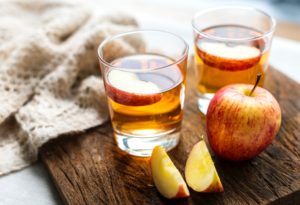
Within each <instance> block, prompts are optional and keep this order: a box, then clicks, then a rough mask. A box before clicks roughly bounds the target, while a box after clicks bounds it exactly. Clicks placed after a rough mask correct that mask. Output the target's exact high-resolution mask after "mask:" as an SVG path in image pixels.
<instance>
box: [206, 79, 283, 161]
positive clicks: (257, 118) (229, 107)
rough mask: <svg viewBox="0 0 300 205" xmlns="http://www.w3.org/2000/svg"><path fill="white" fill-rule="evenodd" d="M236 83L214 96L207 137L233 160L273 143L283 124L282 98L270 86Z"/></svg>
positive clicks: (221, 153)
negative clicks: (275, 94) (272, 92)
mask: <svg viewBox="0 0 300 205" xmlns="http://www.w3.org/2000/svg"><path fill="white" fill-rule="evenodd" d="M252 87H253V85H246V84H234V85H228V86H226V87H224V88H222V89H220V90H219V91H218V92H217V93H216V94H215V96H214V97H213V99H212V100H211V102H210V104H209V107H208V111H207V116H206V128H207V137H208V140H209V143H210V146H211V148H212V150H213V151H214V152H215V153H216V155H218V156H219V157H221V158H223V159H226V160H231V161H243V160H249V159H251V158H253V157H255V156H257V155H258V154H259V153H261V152H262V151H263V150H264V149H265V148H266V147H267V146H268V145H269V144H271V142H272V140H273V139H274V137H275V135H276V134H277V132H278V130H279V128H280V124H281V110H280V107H279V104H278V102H277V101H276V99H275V98H274V97H273V95H272V94H271V93H270V92H268V91H267V90H265V89H263V88H261V87H256V89H255V91H254V93H253V94H252V96H248V95H246V94H245V93H248V94H249V93H250V91H251V89H252Z"/></svg>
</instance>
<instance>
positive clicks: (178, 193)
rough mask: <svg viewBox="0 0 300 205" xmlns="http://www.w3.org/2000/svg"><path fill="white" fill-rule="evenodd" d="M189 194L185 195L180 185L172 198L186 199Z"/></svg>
mask: <svg viewBox="0 0 300 205" xmlns="http://www.w3.org/2000/svg"><path fill="white" fill-rule="evenodd" d="M189 196H190V194H189V193H186V191H185V189H184V187H183V185H180V186H179V188H178V192H177V194H176V196H175V197H174V198H176V199H177V198H187V197H189Z"/></svg>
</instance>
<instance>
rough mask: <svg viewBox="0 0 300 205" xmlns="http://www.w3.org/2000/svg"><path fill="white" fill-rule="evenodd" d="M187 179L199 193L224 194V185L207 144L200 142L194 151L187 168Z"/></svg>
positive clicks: (190, 155)
mask: <svg viewBox="0 0 300 205" xmlns="http://www.w3.org/2000/svg"><path fill="white" fill-rule="evenodd" d="M185 179H186V182H187V184H188V185H189V187H191V188H192V189H193V190H195V191H197V192H223V191H224V189H223V185H222V183H221V181H220V178H219V175H218V173H217V171H216V168H215V165H214V163H213V161H212V159H211V156H210V154H209V152H208V149H207V147H206V144H205V142H204V141H203V140H202V141H200V142H198V143H197V144H196V145H195V146H194V147H193V149H192V151H191V153H190V154H189V157H188V159H187V162H186V166H185Z"/></svg>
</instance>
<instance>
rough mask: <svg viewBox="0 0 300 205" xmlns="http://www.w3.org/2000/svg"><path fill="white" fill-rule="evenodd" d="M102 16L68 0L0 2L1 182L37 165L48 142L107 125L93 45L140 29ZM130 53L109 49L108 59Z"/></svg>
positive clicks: (114, 17)
mask: <svg viewBox="0 0 300 205" xmlns="http://www.w3.org/2000/svg"><path fill="white" fill-rule="evenodd" d="M99 13H100V14H101V11H99V12H97V15H96V14H95V13H92V12H90V11H89V10H88V9H86V8H84V7H83V6H82V5H76V4H72V3H68V2H67V1H66V0H64V1H62V0H57V1H53V0H52V1H49V0H47V1H46V0H40V1H37V0H32V1H24V0H19V1H5V2H1V3H0V16H1V18H0V175H2V174H5V173H9V172H11V171H14V170H18V169H21V168H23V167H26V166H28V165H29V164H30V163H32V162H34V161H35V160H36V159H37V154H38V148H39V147H40V146H41V145H42V144H43V143H45V142H47V141H48V140H49V139H51V138H55V137H57V136H59V135H61V134H66V133H73V132H79V131H83V130H85V129H87V128H90V127H94V126H97V125H100V124H102V123H103V122H104V121H105V120H106V119H107V108H106V97H105V92H104V88H103V82H102V80H101V78H100V69H99V66H98V59H97V51H96V50H97V46H98V45H99V43H100V42H101V41H103V40H104V39H105V38H106V37H109V36H111V35H114V34H117V33H120V32H124V31H128V30H133V29H135V28H136V27H137V23H136V21H135V20H134V19H133V18H131V17H129V16H126V15H122V14H115V15H105V14H102V15H99ZM125 47H126V48H125ZM129 47H130V45H129V44H126V42H125V43H124V42H123V43H121V44H118V45H114V44H112V45H111V49H110V51H111V55H112V56H113V55H117V53H118V52H122V49H128V48H129ZM132 49H134V48H132Z"/></svg>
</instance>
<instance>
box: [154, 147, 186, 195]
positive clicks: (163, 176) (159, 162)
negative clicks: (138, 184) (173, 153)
mask: <svg viewBox="0 0 300 205" xmlns="http://www.w3.org/2000/svg"><path fill="white" fill-rule="evenodd" d="M150 164H151V171H152V177H153V181H154V184H155V186H156V188H157V190H158V191H159V193H161V195H163V196H164V197H166V198H168V199H172V198H186V197H188V196H189V195H190V193H189V190H188V188H187V185H186V183H185V181H184V179H183V178H182V176H181V174H180V172H179V171H178V169H177V168H176V167H175V165H174V164H173V162H172V161H171V159H170V157H169V156H168V154H167V153H166V151H165V150H164V149H163V148H162V147H160V146H157V147H155V148H154V149H153V151H152V155H151V159H150Z"/></svg>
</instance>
